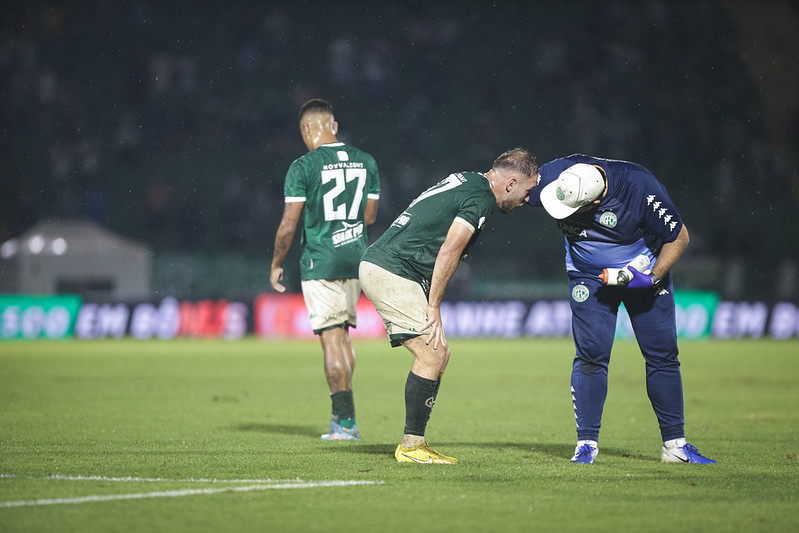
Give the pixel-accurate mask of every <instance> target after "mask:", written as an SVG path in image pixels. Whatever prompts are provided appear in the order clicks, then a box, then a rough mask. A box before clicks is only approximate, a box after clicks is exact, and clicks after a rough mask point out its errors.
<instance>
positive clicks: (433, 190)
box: [408, 174, 463, 208]
mask: <svg viewBox="0 0 799 533" xmlns="http://www.w3.org/2000/svg"><path fill="white" fill-rule="evenodd" d="M462 183H463V180H462V179H461V178H460V177H459V176H458V175H457V174H450V175H449V176H448V177H447V178H446V179H444V180H441V181H439V182H438V183H436V184H435V185H433V186H432V187H430V188H429V189H427V190H426V191H425V192H423V193H422V194H420V195H419V196H418V197H417V198H416V200H414V201H413V202H411V205H409V206H408V208H411V207H413V206H414V205H415V204H416V203H418V202H421V201H422V200H424V199H425V198H430V197H431V196H433V195H434V194H438V193H441V192H444V191H448V190H450V189H454V188H455V187H457V186H458V185H460V184H462Z"/></svg>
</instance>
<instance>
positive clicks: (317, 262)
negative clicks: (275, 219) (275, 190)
mask: <svg viewBox="0 0 799 533" xmlns="http://www.w3.org/2000/svg"><path fill="white" fill-rule="evenodd" d="M283 193H284V195H285V199H286V203H289V202H305V207H304V209H303V231H302V238H301V243H302V255H301V257H300V277H301V278H302V279H303V280H309V279H343V278H357V277H358V263H359V262H360V260H361V256H362V255H363V252H364V250H366V246H367V244H368V241H367V240H366V224H365V223H364V218H363V216H364V209H365V207H366V200H367V199H377V198H379V197H380V176H379V174H378V171H377V163H375V160H374V158H373V157H372V156H371V155H369V154H367V153H366V152H363V151H361V150H358V149H357V148H354V147H352V146H347V145H346V144H344V143H330V144H323V145H322V146H320V147H318V148H317V149H316V150H313V151H311V152H308V153H307V154H305V155H304V156H302V157H300V158H298V159H297V160H295V161H294V162H293V163H292V164H291V166H290V167H289V170H288V173H287V174H286V182H285V185H284V187H283Z"/></svg>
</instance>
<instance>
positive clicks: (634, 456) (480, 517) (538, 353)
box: [0, 339, 799, 532]
mask: <svg viewBox="0 0 799 533" xmlns="http://www.w3.org/2000/svg"><path fill="white" fill-rule="evenodd" d="M451 345H452V353H453V355H452V359H451V361H450V365H449V368H448V370H447V373H446V375H445V376H444V380H443V383H442V386H441V392H440V394H439V397H438V403H437V405H436V408H435V410H434V412H433V416H432V418H431V421H430V424H429V426H428V432H427V438H428V441H429V442H430V443H431V444H432V445H433V446H434V447H436V448H437V449H439V450H441V451H442V452H444V453H446V454H450V455H454V456H456V457H458V458H459V460H460V464H458V465H454V466H449V465H434V466H433V465H408V464H398V463H396V461H395V460H394V458H393V450H394V448H395V447H396V444H397V442H398V441H399V438H400V436H401V433H402V428H403V423H404V400H403V389H404V383H405V378H406V376H407V373H408V370H409V368H410V363H411V361H410V355H409V353H408V352H407V351H405V350H404V349H401V348H397V349H391V348H389V347H388V344H387V342H385V341H379V342H372V341H369V342H356V350H357V352H358V364H357V368H356V372H355V385H354V389H355V402H356V411H357V416H358V423H359V425H360V427H361V432H362V435H363V440H362V441H360V442H324V441H321V440H320V439H319V435H320V434H321V433H323V432H324V431H325V429H326V426H327V423H328V420H329V411H330V400H329V397H328V394H327V387H326V383H325V380H324V376H323V373H322V356H321V349H320V347H319V345H318V343H317V342H316V341H302V342H264V341H260V340H256V339H246V340H242V341H234V342H225V341H201V340H196V341H191V340H185V341H170V342H160V341H133V340H122V341H67V342H4V343H2V344H0V406H2V410H1V411H0V530H2V531H4V532H10V531H148V532H152V531H170V532H174V531H225V530H228V531H347V532H352V531H376V530H380V531H385V532H390V531H407V530H411V531H413V530H416V531H586V530H589V531H649V532H655V531H747V532H750V531H769V532H774V531H795V530H797V528H799V519H797V517H796V511H797V508H799V507H797V504H798V503H799V497H797V491H798V490H799V481H798V477H797V474H799V469H797V461H799V458H797V454H799V392H798V391H797V382H799V342H796V341H789V342H771V341H729V342H726V341H725V342H722V341H708V342H683V343H682V344H681V349H682V353H681V361H682V368H683V382H684V387H685V404H686V431H687V436H688V438H689V440H690V441H691V442H692V443H693V444H695V445H696V446H698V447H699V449H700V451H702V452H703V453H705V454H706V455H708V456H710V457H712V458H714V459H716V460H718V462H719V463H718V464H717V465H708V466H703V465H673V464H669V465H664V464H661V463H660V438H659V433H658V429H657V423H656V420H655V417H654V414H653V413H652V410H651V407H650V405H649V401H648V399H647V397H646V392H645V387H644V365H643V358H642V357H641V356H640V354H639V353H638V351H637V348H636V346H635V345H634V344H632V343H617V345H616V347H615V350H614V354H613V358H612V360H611V368H610V385H609V389H610V390H609V396H608V400H607V403H606V407H605V416H604V419H603V428H602V436H601V439H600V454H599V457H598V459H597V462H596V463H595V464H594V465H573V464H571V463H570V462H569V458H570V457H571V454H572V452H573V449H574V443H575V439H576V437H575V432H574V414H573V411H572V406H571V395H570V392H569V373H570V368H571V359H572V355H573V353H574V351H573V347H572V344H571V341H569V340H555V341H552V340H534V339H519V340H459V339H455V340H453V341H452V343H451Z"/></svg>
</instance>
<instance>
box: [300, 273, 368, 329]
mask: <svg viewBox="0 0 799 533" xmlns="http://www.w3.org/2000/svg"><path fill="white" fill-rule="evenodd" d="M302 296H303V298H304V299H305V307H307V308H308V315H309V316H310V318H311V329H313V332H314V333H316V334H317V335H318V334H320V333H321V332H322V331H324V330H326V329H330V328H335V327H341V326H344V327H348V326H351V327H353V328H354V327H356V325H357V323H356V316H355V308H356V306H357V305H358V298H360V296H361V285H360V283H358V280H357V279H355V278H350V279H311V280H306V281H303V282H302Z"/></svg>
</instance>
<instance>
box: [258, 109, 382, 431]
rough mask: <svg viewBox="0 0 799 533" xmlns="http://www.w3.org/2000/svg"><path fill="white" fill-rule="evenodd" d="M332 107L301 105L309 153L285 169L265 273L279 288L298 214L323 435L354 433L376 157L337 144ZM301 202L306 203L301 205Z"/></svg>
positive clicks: (376, 183) (282, 289)
mask: <svg viewBox="0 0 799 533" xmlns="http://www.w3.org/2000/svg"><path fill="white" fill-rule="evenodd" d="M337 132H338V122H336V120H335V118H334V116H333V107H332V106H331V105H330V104H329V103H328V102H326V101H324V100H320V99H313V100H309V101H308V102H306V103H305V104H304V105H303V106H302V108H301V109H300V133H301V134H302V139H303V141H304V142H305V146H307V147H308V153H307V154H305V155H304V156H302V157H300V158H298V159H297V160H295V161H294V162H293V163H292V164H291V166H290V167H289V170H288V173H287V174H286V181H285V185H284V189H283V191H284V195H285V205H284V209H283V217H282V219H281V221H280V226H279V227H278V229H277V234H276V235H275V249H274V254H273V256H272V268H271V273H270V276H269V280H270V283H271V285H272V288H273V289H274V290H276V291H277V292H285V291H286V287H285V286H284V285H283V284H282V283H281V281H282V280H283V266H282V265H283V261H284V260H285V259H286V255H287V254H288V252H289V249H290V248H291V243H292V241H293V240H294V234H295V232H296V229H297V226H298V222H299V220H300V215H301V214H303V215H304V218H303V226H302V230H303V231H302V237H301V243H302V254H301V257H300V277H301V280H302V294H303V297H304V298H305V305H306V307H307V308H308V312H309V315H310V318H311V327H312V328H313V331H314V333H315V334H317V335H319V340H320V341H321V343H322V353H323V355H324V362H325V377H326V378H327V383H328V385H329V387H330V397H331V401H332V404H333V407H332V411H333V414H332V417H331V420H330V428H329V430H328V432H327V433H325V434H323V435H322V438H323V439H326V440H353V439H356V440H357V439H360V431H359V429H358V425H357V424H356V422H355V405H354V402H353V398H352V374H353V370H354V368H355V350H354V349H353V347H352V343H351V342H350V336H349V332H348V330H349V328H350V327H355V326H356V316H355V307H356V304H357V302H358V298H359V296H360V294H361V289H360V284H359V282H358V263H359V261H360V258H361V255H363V252H364V250H366V246H367V240H366V228H367V227H368V226H370V225H372V224H373V223H374V221H375V218H376V217H377V202H378V198H379V197H380V177H379V174H378V171H377V164H376V163H375V160H374V158H373V157H372V156H371V155H369V154H367V153H366V152H363V151H361V150H358V149H357V148H354V147H352V146H348V145H346V144H344V143H342V142H339V141H338V139H337V138H336V133H337ZM303 208H305V209H304V210H303Z"/></svg>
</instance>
